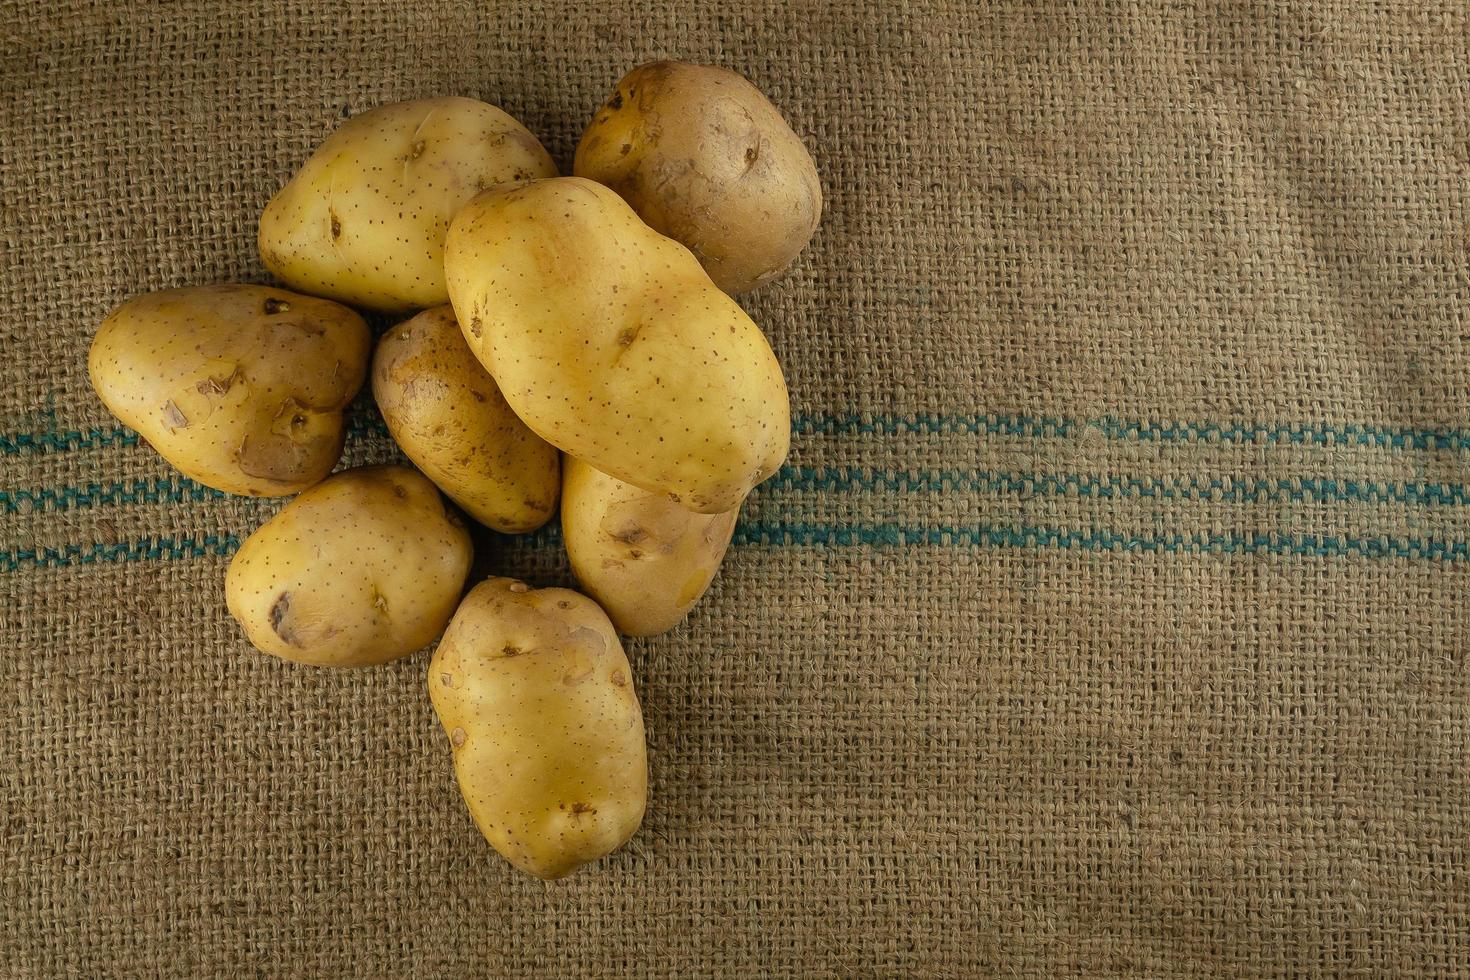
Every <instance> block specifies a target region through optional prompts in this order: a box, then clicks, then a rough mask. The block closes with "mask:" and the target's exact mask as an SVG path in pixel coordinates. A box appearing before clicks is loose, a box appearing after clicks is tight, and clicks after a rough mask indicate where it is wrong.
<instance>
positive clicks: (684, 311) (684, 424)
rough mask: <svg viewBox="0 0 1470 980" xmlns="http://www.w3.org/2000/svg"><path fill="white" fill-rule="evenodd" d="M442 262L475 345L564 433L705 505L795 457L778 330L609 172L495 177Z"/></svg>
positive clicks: (554, 431)
mask: <svg viewBox="0 0 1470 980" xmlns="http://www.w3.org/2000/svg"><path fill="white" fill-rule="evenodd" d="M444 262H445V274H446V276H447V278H448V281H449V293H450V298H451V301H452V302H453V304H454V311H455V313H456V315H457V316H458V318H459V323H460V326H461V327H462V328H463V329H464V332H465V339H466V340H467V341H468V342H469V345H470V349H471V350H472V351H474V352H475V356H476V357H478V358H479V359H480V362H481V363H482V364H484V365H485V366H486V368H487V369H489V371H490V374H491V375H492V376H493V377H494V378H495V381H496V383H497V384H498V385H499V386H500V390H501V392H503V393H504V395H505V400H506V401H507V402H508V403H509V404H510V407H511V408H512V409H514V410H515V413H516V414H517V415H519V416H520V417H521V418H522V419H523V420H525V422H526V424H527V425H529V426H530V427H531V428H532V429H533V430H535V431H536V433H537V434H538V435H540V436H541V437H542V438H543V439H545V440H546V441H547V442H549V443H551V444H552V445H553V446H556V447H557V448H559V449H561V450H562V451H564V452H566V453H568V454H570V455H572V456H576V457H578V458H580V459H583V460H586V461H587V462H588V463H590V464H591V465H593V466H595V467H596V468H597V469H599V470H602V471H603V472H604V473H609V474H611V475H613V476H615V477H617V478H618V479H620V480H623V481H625V482H627V483H632V484H633V485H634V486H638V487H642V488H643V489H645V490H649V491H652V492H654V493H660V494H666V495H668V496H669V497H670V498H671V499H673V500H674V501H675V502H676V503H680V504H682V505H683V506H685V507H687V508H689V509H690V510H695V511H698V512H700V513H704V514H719V513H724V512H725V511H729V510H734V509H735V508H736V507H738V506H739V505H740V502H741V501H742V500H744V499H745V496H746V494H748V493H749V492H750V489H751V488H752V487H754V486H755V485H756V484H757V483H759V482H761V481H762V480H764V479H765V478H766V477H768V476H770V475H771V474H772V473H774V472H776V469H777V468H778V467H779V466H780V465H781V461H782V460H783V459H785V458H786V451H787V449H788V447H789V445H790V441H791V409H790V404H789V402H788V399H787V394H786V381H785V379H784V378H783V377H782V375H781V366H780V364H778V363H777V361H776V355H775V354H774V353H773V352H772V351H771V346H770V344H768V343H767V342H766V338H765V335H764V334H762V333H761V331H760V328H759V327H757V326H756V325H755V324H754V323H752V322H751V319H750V317H748V316H746V315H745V313H744V311H742V310H741V309H740V307H739V306H738V305H737V304H736V303H735V301H734V300H732V299H730V297H728V296H726V295H725V294H724V293H722V292H720V291H719V290H718V289H716V288H715V286H714V283H712V282H710V279H709V276H707V275H705V273H704V270H703V269H702V268H700V265H699V263H698V262H697V261H696V260H695V258H694V256H693V255H691V254H690V252H689V250H688V249H686V248H685V247H684V246H682V245H680V244H679V243H678V242H676V241H674V240H673V239H670V238H665V237H664V236H662V235H660V234H659V233H658V232H656V231H654V230H653V229H652V228H649V227H648V226H647V225H645V224H644V223H643V222H642V221H640V220H639V219H638V216H637V215H636V214H634V213H633V210H632V209H631V208H629V207H628V205H627V204H626V203H625V202H624V201H623V200H622V198H620V197H618V196H617V195H616V194H614V193H613V192H612V191H610V190H608V189H607V188H606V187H603V186H602V185H601V184H597V183H594V182H592V181H590V180H582V179H580V178H577V177H559V178H552V179H550V180H537V181H531V182H530V183H527V184H520V185H518V186H516V187H512V188H502V189H498V190H491V191H486V192H485V193H484V194H481V195H479V196H478V197H476V198H475V199H474V200H473V201H471V202H470V203H469V204H467V205H466V206H465V207H464V209H463V210H462V211H460V213H459V214H458V215H457V216H456V217H455V219H454V224H453V225H451V226H450V229H449V237H448V239H447V240H446V242H445V251H444Z"/></svg>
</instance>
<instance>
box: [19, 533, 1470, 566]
mask: <svg viewBox="0 0 1470 980" xmlns="http://www.w3.org/2000/svg"><path fill="white" fill-rule="evenodd" d="M559 538H560V535H559V533H558V531H557V530H556V529H555V528H547V529H544V530H543V531H541V532H538V533H537V534H536V535H534V536H533V537H532V539H531V543H533V544H539V545H544V544H547V543H553V542H555V541H557V540H559ZM735 542H736V543H737V544H741V545H765V546H798V547H825V548H834V547H835V548H850V547H869V548H908V547H915V546H929V547H951V548H1012V549H1019V550H1028V551H1040V550H1045V549H1057V550H1064V551H1087V552H1106V553H1115V554H1129V553H1141V554H1168V555H1222V556H1223V555H1258V556H1259V555H1273V556H1299V557H1311V558H1346V557H1358V558H1407V559H1415V560H1432V561H1447V562H1448V561H1465V560H1467V559H1470V542H1465V541H1446V540H1440V539H1436V538H1400V537H1394V536H1387V535H1386V536H1381V537H1376V538H1353V537H1339V536H1331V535H1316V534H1281V533H1278V532H1254V531H1247V532H1242V533H1236V532H1226V533H1219V534H1157V535H1150V534H1142V535H1139V534H1122V533H1119V532H1115V531H1108V530H1105V529H1099V528H1091V529H1088V530H1064V529H1061V528H1047V527H1032V526H1027V525H987V524H981V525H977V526H974V527H919V526H908V525H899V524H876V525H856V526H836V525H818V524H804V523H779V522H770V523H747V524H741V525H739V526H738V527H737V528H736V529H735ZM239 544H240V542H239V539H238V538H236V537H235V536H234V535H209V536H207V537H203V538H198V539H196V538H192V537H186V538H180V539H177V540H175V539H173V538H143V539H140V540H138V541H131V542H122V543H119V544H103V543H101V542H98V543H94V544H90V545H67V546H65V547H63V548H42V549H22V550H16V551H5V552H0V571H4V572H14V571H19V570H20V569H22V568H55V567H62V566H71V565H93V564H98V563H119V562H137V561H159V560H176V559H183V558H200V557H204V556H206V555H217V556H221V557H223V556H226V555H229V554H230V553H232V552H233V551H234V550H235V549H236V548H237V547H239Z"/></svg>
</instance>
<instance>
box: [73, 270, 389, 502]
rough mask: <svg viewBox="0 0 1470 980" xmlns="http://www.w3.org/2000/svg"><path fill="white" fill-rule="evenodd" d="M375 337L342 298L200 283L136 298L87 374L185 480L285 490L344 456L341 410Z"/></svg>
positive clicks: (253, 490) (115, 315) (114, 322)
mask: <svg viewBox="0 0 1470 980" xmlns="http://www.w3.org/2000/svg"><path fill="white" fill-rule="evenodd" d="M371 343H372V337H371V335H370V333H369V332H368V328H367V324H365V323H364V322H363V320H362V317H360V316H358V315H357V314H356V313H354V312H352V311H351V310H349V309H347V307H345V306H339V305H337V304H336V303H330V302H328V301H326V300H322V299H315V298H313V297H310V296H300V295H297V294H296V293H288V292H286V291H285V290H284V289H273V288H270V287H268V286H244V285H223V286H193V287H190V288H186V289H167V290H164V291H163V292H158V293H148V294H147V295H144V296H138V297H135V298H133V299H130V300H128V301H127V302H126V303H124V304H123V305H122V306H119V307H118V308H117V309H116V310H113V311H112V313H111V315H109V316H108V317H107V319H105V320H103V321H102V326H101V327H99V328H98V330H97V335H96V337H94V338H93V339H92V349H91V353H90V354H89V356H88V358H87V371H88V373H89V375H90V376H91V379H92V387H93V388H95V389H96V390H97V395H98V397H100V398H101V399H102V403H103V404H104V405H106V406H107V408H108V409H109V410H110V411H111V412H112V414H114V415H116V416H117V417H118V418H119V419H121V420H122V422H123V423H124V424H125V425H127V426H128V427H130V428H132V429H135V430H137V432H138V434H139V435H141V436H142V437H143V438H144V439H146V440H147V441H148V444H149V445H151V446H152V447H153V448H154V449H156V450H158V452H159V454H160V455H162V456H163V458H164V459H166V460H168V461H169V462H170V463H172V464H173V465H174V466H176V467H178V469H179V470H180V471H181V472H182V473H183V474H184V475H185V476H187V477H189V478H190V479H192V480H197V481H198V482H200V483H203V484H204V485H206V486H210V487H214V488H215V489H216V490H223V491H225V492H226V493H239V494H249V495H252V496H260V497H278V496H282V495H284V494H290V493H296V492H298V491H301V490H305V489H306V488H307V487H309V486H311V485H312V484H314V483H317V482H319V481H321V480H322V479H323V478H324V477H325V476H326V475H327V474H328V473H330V472H332V467H333V466H335V465H337V459H338V458H339V457H340V456H341V455H342V439H343V417H342V413H343V409H345V408H346V407H347V404H348V402H350V401H351V400H352V396H353V395H355V394H357V390H358V389H359V388H361V387H362V382H363V376H364V375H365V374H366V373H367V357H368V347H369V345H370V344H371Z"/></svg>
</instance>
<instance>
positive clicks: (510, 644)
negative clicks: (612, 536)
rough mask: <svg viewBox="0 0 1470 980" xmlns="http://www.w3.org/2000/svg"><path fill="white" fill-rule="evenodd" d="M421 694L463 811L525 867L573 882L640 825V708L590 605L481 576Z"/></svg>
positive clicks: (608, 627)
mask: <svg viewBox="0 0 1470 980" xmlns="http://www.w3.org/2000/svg"><path fill="white" fill-rule="evenodd" d="M429 698H430V700H432V701H433V702H434V710H435V711H436V712H438V715H439V721H440V722H441V723H442V724H443V725H444V731H445V732H446V733H447V734H448V735H449V745H450V748H451V750H452V751H453V753H454V771H455V774H456V775H457V776H458V777H459V789H460V792H461V793H462V794H463V795H464V799H465V803H466V804H467V805H468V806H469V810H470V815H471V816H472V817H473V818H474V820H475V823H476V824H477V825H479V828H480V832H481V833H483V834H484V835H485V838H486V839H487V840H488V841H489V842H490V843H491V845H493V846H494V848H495V849H496V850H497V851H499V852H500V853H501V854H502V855H503V856H504V857H505V858H506V860H508V861H510V863H511V864H513V865H515V866H516V867H517V868H520V869H521V870H522V871H525V872H527V873H529V874H533V875H535V876H536V877H538V878H546V879H551V878H560V877H562V876H563V875H567V874H570V873H571V872H572V871H575V870H576V869H577V868H579V867H581V866H582V865H584V864H586V863H588V862H589V861H595V860H597V859H598V858H600V857H602V856H603V855H605V854H608V853H611V852H612V851H615V850H617V849H618V848H619V847H621V846H623V844H624V843H625V842H626V841H627V840H628V838H630V837H632V836H633V833H634V831H636V830H637V829H638V825H639V824H640V823H641V822H642V821H643V810H644V807H645V806H646V804H647V801H648V759H647V754H646V753H647V749H646V746H645V744H644V737H643V714H642V712H641V711H640V710H639V707H638V695H637V694H636V693H635V692H634V690H633V676H632V671H631V670H630V669H629V667H628V658H627V656H626V655H625V654H624V653H623V647H622V644H620V643H619V642H618V637H617V634H616V633H615V632H614V631H613V627H612V623H610V622H608V619H607V616H606V615H604V614H603V612H602V610H601V609H599V608H598V607H597V604H596V603H595V602H593V601H592V600H590V599H588V598H587V597H585V596H582V595H579V594H577V593H576V592H571V591H568V590H566V589H540V590H535V591H533V590H531V589H529V588H527V586H526V585H525V584H524V583H521V582H517V581H514V580H512V579H507V578H493V579H490V580H488V581H485V582H481V583H480V584H479V585H477V586H475V588H474V589H472V590H471V591H470V594H469V595H468V596H466V597H465V600H464V603H463V604H461V605H460V607H459V611H458V612H457V613H455V615H454V621H453V622H451V623H450V624H449V629H448V630H447V631H445V633H444V639H443V640H442V641H441V642H440V644H439V648H438V649H437V650H436V651H434V659H433V661H432V662H431V663H430V664H429Z"/></svg>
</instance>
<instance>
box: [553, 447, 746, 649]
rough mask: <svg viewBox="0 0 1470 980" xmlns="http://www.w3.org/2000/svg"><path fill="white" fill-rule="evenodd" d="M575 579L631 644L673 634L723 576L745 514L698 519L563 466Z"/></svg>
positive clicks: (578, 465)
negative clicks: (633, 639) (738, 523)
mask: <svg viewBox="0 0 1470 980" xmlns="http://www.w3.org/2000/svg"><path fill="white" fill-rule="evenodd" d="M562 469H563V480H562V498H561V528H562V537H563V538H564V539H565V541H566V546H567V557H568V558H569V559H570V560H571V564H572V572H573V574H575V575H576V576H577V581H578V582H580V583H582V588H583V589H585V590H586V591H587V594H588V595H590V596H591V597H592V598H594V599H596V600H597V601H598V602H599V603H600V604H601V605H602V608H603V609H604V610H606V611H607V615H608V618H609V619H611V620H612V621H613V625H614V626H616V627H617V628H618V632H619V633H622V634H623V635H624V636H653V635H655V634H658V633H663V632H666V631H668V630H671V629H673V628H674V627H675V626H677V625H678V624H679V621H680V620H682V619H683V618H684V617H685V616H686V615H688V613H689V610H690V609H692V608H693V607H694V604H695V603H696V602H698V601H699V598H700V596H702V595H704V593H705V590H706V589H708V588H709V586H710V583H711V582H712V581H714V577H715V573H716V572H718V571H719V570H720V562H721V561H723V560H724V557H725V550H726V549H727V548H729V546H730V536H731V535H732V534H734V532H735V518H736V516H737V515H738V514H739V509H738V508H737V509H735V510H730V511H726V512H725V513H723V514H696V513H694V512H693V511H689V510H685V509H684V508H683V507H680V506H679V505H678V504H676V503H673V502H672V501H670V500H669V499H668V498H667V497H664V496H661V495H659V494H656V493H649V492H648V491H647V490H640V489H639V488H638V487H635V486H633V485H632V484H631V483H624V482H623V481H622V480H619V479H617V478H616V477H612V476H608V475H607V474H606V473H602V472H600V471H598V470H596V469H593V468H592V467H591V466H588V465H587V464H586V463H584V462H582V461H581V460H578V459H573V458H571V457H567V459H566V461H565V462H564V463H563V464H562Z"/></svg>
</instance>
